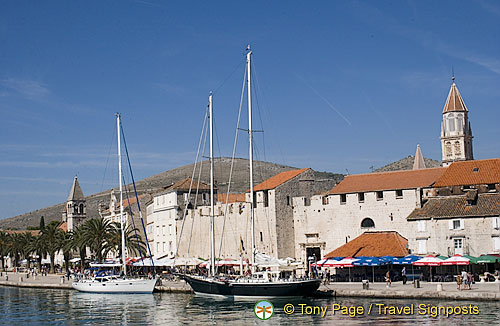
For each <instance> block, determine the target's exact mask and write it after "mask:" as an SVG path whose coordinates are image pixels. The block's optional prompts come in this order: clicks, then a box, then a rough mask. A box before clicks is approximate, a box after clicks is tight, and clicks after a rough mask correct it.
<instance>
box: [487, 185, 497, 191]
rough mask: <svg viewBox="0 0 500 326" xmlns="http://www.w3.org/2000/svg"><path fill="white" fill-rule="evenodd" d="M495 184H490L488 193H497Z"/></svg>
mask: <svg viewBox="0 0 500 326" xmlns="http://www.w3.org/2000/svg"><path fill="white" fill-rule="evenodd" d="M495 189H496V188H495V184H494V183H490V184H488V191H495Z"/></svg>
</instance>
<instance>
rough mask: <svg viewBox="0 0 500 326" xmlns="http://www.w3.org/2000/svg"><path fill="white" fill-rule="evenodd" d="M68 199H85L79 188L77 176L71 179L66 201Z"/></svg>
mask: <svg viewBox="0 0 500 326" xmlns="http://www.w3.org/2000/svg"><path fill="white" fill-rule="evenodd" d="M70 200H85V196H84V195H83V192H82V188H80V183H78V178H77V177H75V179H73V185H71V189H70V191H69V196H68V201H70Z"/></svg>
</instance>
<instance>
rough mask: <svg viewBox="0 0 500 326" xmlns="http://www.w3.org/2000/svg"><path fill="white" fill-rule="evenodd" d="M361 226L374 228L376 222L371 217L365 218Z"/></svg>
mask: <svg viewBox="0 0 500 326" xmlns="http://www.w3.org/2000/svg"><path fill="white" fill-rule="evenodd" d="M361 227H362V228H374V227H375V222H373V220H372V219H371V218H369V217H367V218H365V219H363V221H361Z"/></svg>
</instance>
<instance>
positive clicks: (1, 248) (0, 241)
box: [0, 230, 10, 271]
mask: <svg viewBox="0 0 500 326" xmlns="http://www.w3.org/2000/svg"><path fill="white" fill-rule="evenodd" d="M9 238H10V237H9V234H8V233H7V232H5V231H1V230H0V259H1V260H2V269H3V270H4V271H5V259H4V257H5V256H7V255H8V253H9V251H8V249H9Z"/></svg>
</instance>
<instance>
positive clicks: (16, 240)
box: [7, 233, 23, 267]
mask: <svg viewBox="0 0 500 326" xmlns="http://www.w3.org/2000/svg"><path fill="white" fill-rule="evenodd" d="M22 251H23V244H22V239H21V235H20V234H19V233H11V234H9V242H8V249H7V252H8V254H9V256H10V257H11V260H13V262H12V266H13V267H17V265H18V263H19V257H20V256H21V255H22Z"/></svg>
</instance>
